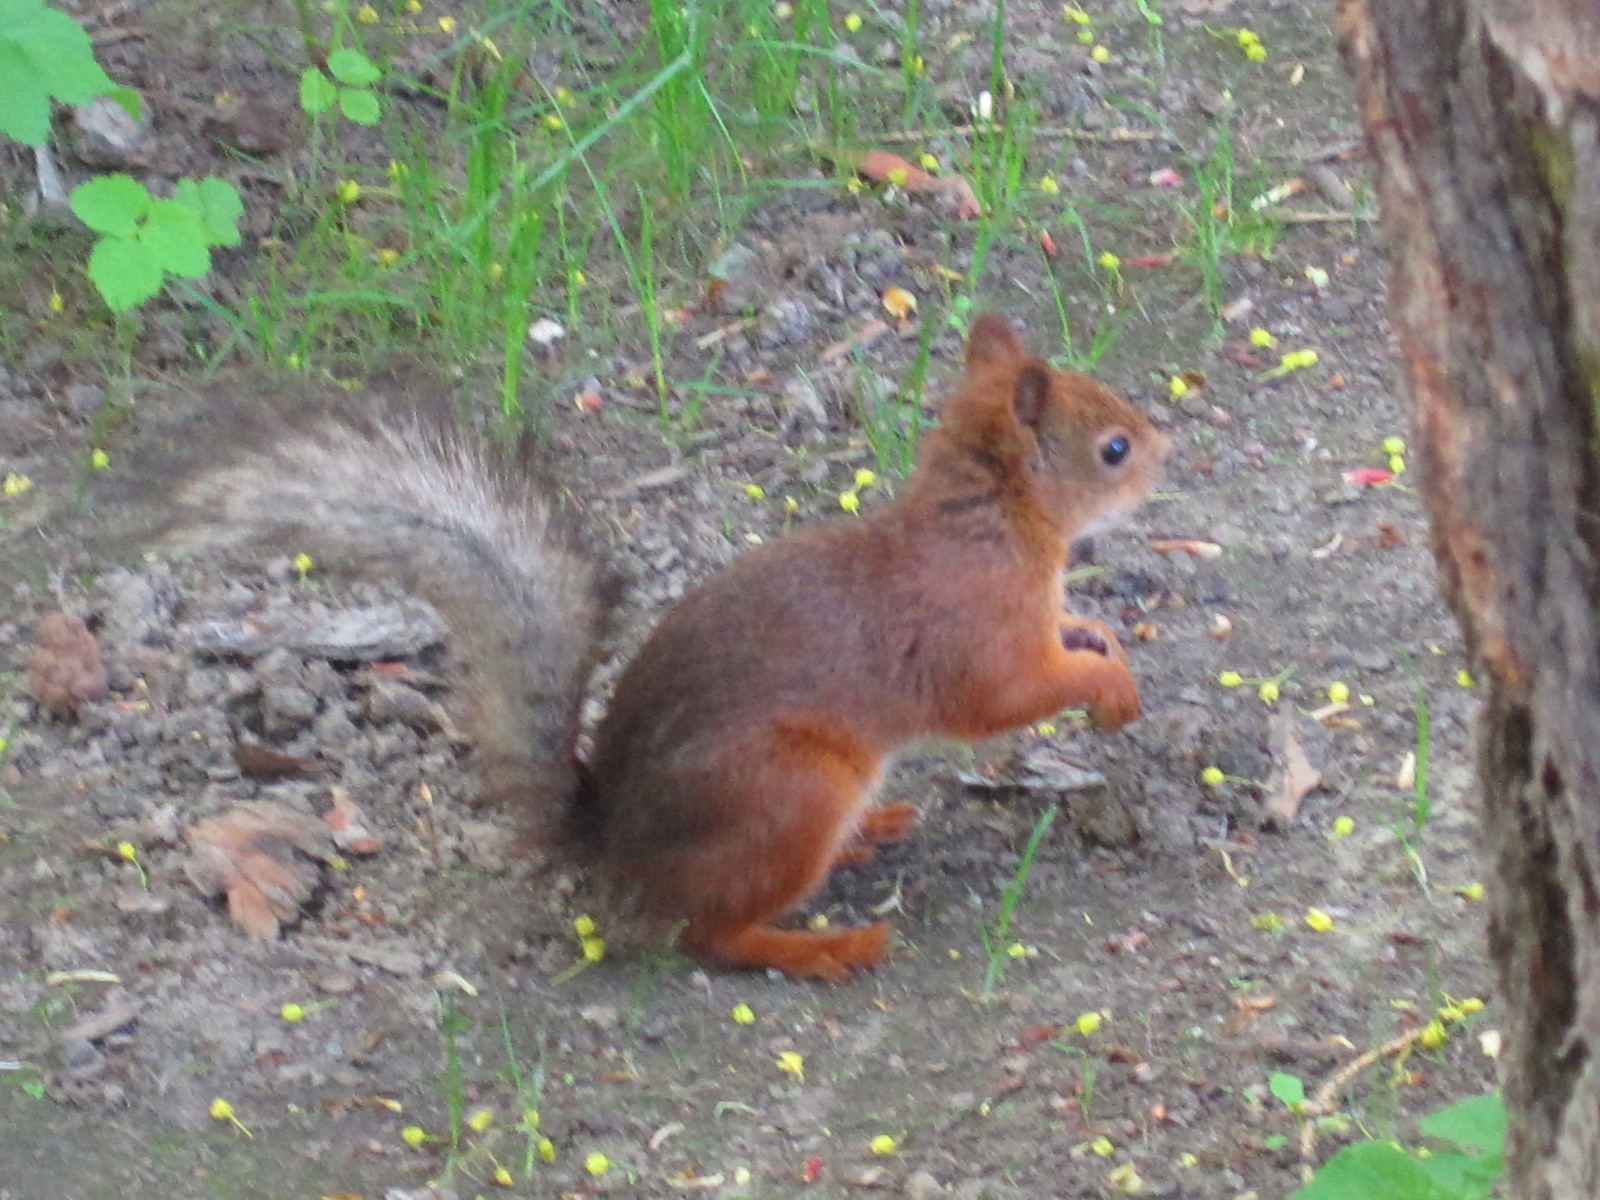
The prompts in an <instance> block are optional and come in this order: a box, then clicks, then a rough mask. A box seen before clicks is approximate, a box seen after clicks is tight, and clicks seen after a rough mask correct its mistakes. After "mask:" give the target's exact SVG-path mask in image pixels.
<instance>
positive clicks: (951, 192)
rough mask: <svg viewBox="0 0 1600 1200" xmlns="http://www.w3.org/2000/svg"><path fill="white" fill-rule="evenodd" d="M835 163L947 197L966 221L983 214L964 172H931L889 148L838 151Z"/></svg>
mask: <svg viewBox="0 0 1600 1200" xmlns="http://www.w3.org/2000/svg"><path fill="white" fill-rule="evenodd" d="M832 157H833V159H834V161H835V162H838V163H841V164H843V165H844V166H847V167H849V166H853V167H854V168H855V169H856V170H857V171H860V172H861V174H863V175H865V176H866V177H867V178H868V179H871V180H873V181H874V182H876V183H892V184H894V185H895V186H896V187H901V188H904V189H905V190H906V191H908V192H927V193H932V194H934V195H939V196H945V197H948V198H949V200H950V203H951V206H952V207H953V208H954V209H955V214H956V216H957V217H959V218H960V219H961V220H963V221H971V220H975V219H976V218H977V217H979V216H981V215H983V206H982V205H981V204H979V203H978V196H977V193H976V192H974V191H973V190H972V185H971V184H970V183H968V182H967V180H966V177H965V176H962V175H937V176H935V175H930V174H928V173H927V172H926V171H924V170H923V169H922V168H921V167H918V166H914V165H912V164H911V163H908V162H907V161H906V160H905V159H903V158H901V157H900V156H899V155H898V154H891V153H889V151H887V150H868V151H867V152H866V153H865V154H857V153H854V152H849V151H839V152H837V153H835V154H833V155H832Z"/></svg>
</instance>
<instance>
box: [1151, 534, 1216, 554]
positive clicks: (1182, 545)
mask: <svg viewBox="0 0 1600 1200" xmlns="http://www.w3.org/2000/svg"><path fill="white" fill-rule="evenodd" d="M1150 549H1152V550H1154V551H1155V552H1156V553H1157V554H1173V553H1177V552H1181V553H1184V554H1187V555H1190V556H1191V557H1193V558H1221V557H1222V547H1221V546H1219V545H1217V543H1216V542H1199V541H1196V540H1195V539H1193V538H1151V539H1150Z"/></svg>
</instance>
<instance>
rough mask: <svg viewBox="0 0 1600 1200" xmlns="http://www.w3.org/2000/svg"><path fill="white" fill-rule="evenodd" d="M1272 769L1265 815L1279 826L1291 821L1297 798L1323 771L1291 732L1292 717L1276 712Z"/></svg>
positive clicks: (1317, 781) (1317, 783) (1318, 782)
mask: <svg viewBox="0 0 1600 1200" xmlns="http://www.w3.org/2000/svg"><path fill="white" fill-rule="evenodd" d="M1271 745H1272V758H1273V769H1272V778H1271V779H1270V780H1268V782H1267V805H1266V808H1267V819H1268V821H1270V822H1271V823H1272V824H1275V825H1277V826H1278V827H1279V828H1287V827H1288V826H1290V825H1292V824H1294V819H1295V817H1297V816H1298V815H1299V814H1300V801H1301V800H1303V799H1304V798H1305V796H1306V794H1307V793H1308V792H1311V791H1313V790H1315V789H1316V788H1317V787H1319V786H1321V784H1322V772H1320V771H1318V770H1317V769H1316V768H1315V767H1313V766H1312V765H1311V760H1310V759H1309V758H1307V757H1306V752H1305V748H1304V747H1303V746H1301V745H1300V740H1299V739H1298V738H1296V737H1295V735H1294V717H1293V715H1292V714H1289V713H1279V714H1278V715H1277V716H1276V717H1274V718H1273V719H1272V726H1271Z"/></svg>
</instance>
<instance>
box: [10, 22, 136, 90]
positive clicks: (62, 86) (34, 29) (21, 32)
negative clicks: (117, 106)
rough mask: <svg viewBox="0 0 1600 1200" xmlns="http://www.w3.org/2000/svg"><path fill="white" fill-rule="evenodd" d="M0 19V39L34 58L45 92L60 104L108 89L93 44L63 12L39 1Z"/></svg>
mask: <svg viewBox="0 0 1600 1200" xmlns="http://www.w3.org/2000/svg"><path fill="white" fill-rule="evenodd" d="M21 7H22V12H20V13H19V14H13V15H10V16H9V17H8V19H7V20H5V21H4V22H0V28H3V29H4V31H5V32H4V33H0V41H7V42H10V43H12V44H13V45H15V46H17V47H19V48H20V49H21V50H22V51H23V53H24V54H26V55H27V56H28V57H29V58H31V59H32V60H33V65H34V69H35V70H36V71H37V72H38V74H39V77H40V78H41V79H42V80H43V81H44V86H45V89H46V91H48V92H49V93H50V94H51V95H52V96H54V97H55V98H56V99H57V100H59V101H61V102H62V103H63V104H84V103H87V102H88V101H90V100H93V99H94V98H95V97H96V96H103V95H105V94H106V93H107V92H109V91H110V90H111V87H112V84H111V79H110V77H109V76H107V75H106V73H105V72H104V71H103V70H101V69H100V64H99V63H97V62H95V60H94V46H93V44H92V43H91V42H90V41H89V35H88V34H87V33H85V32H84V31H83V28H82V27H81V26H80V25H79V24H78V23H77V22H76V21H74V20H73V19H72V18H71V17H69V16H67V14H66V13H64V12H57V11H56V10H55V9H53V8H45V7H44V6H43V5H42V4H38V5H35V4H25V5H22V6H21Z"/></svg>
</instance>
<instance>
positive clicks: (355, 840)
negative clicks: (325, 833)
mask: <svg viewBox="0 0 1600 1200" xmlns="http://www.w3.org/2000/svg"><path fill="white" fill-rule="evenodd" d="M322 819H323V820H324V821H326V822H327V823H328V828H329V829H331V830H333V844H334V845H335V846H337V847H339V849H341V850H343V851H344V852H345V853H346V854H376V853H377V852H378V839H377V838H375V837H374V836H373V835H372V831H371V830H370V829H368V828H367V816H366V814H365V813H364V812H362V811H361V806H360V805H359V804H357V803H356V802H355V801H354V800H352V799H350V797H349V796H347V795H345V794H344V792H343V790H342V789H339V788H335V789H334V798H333V807H332V808H330V809H329V810H328V811H327V812H325V813H323V814H322Z"/></svg>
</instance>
